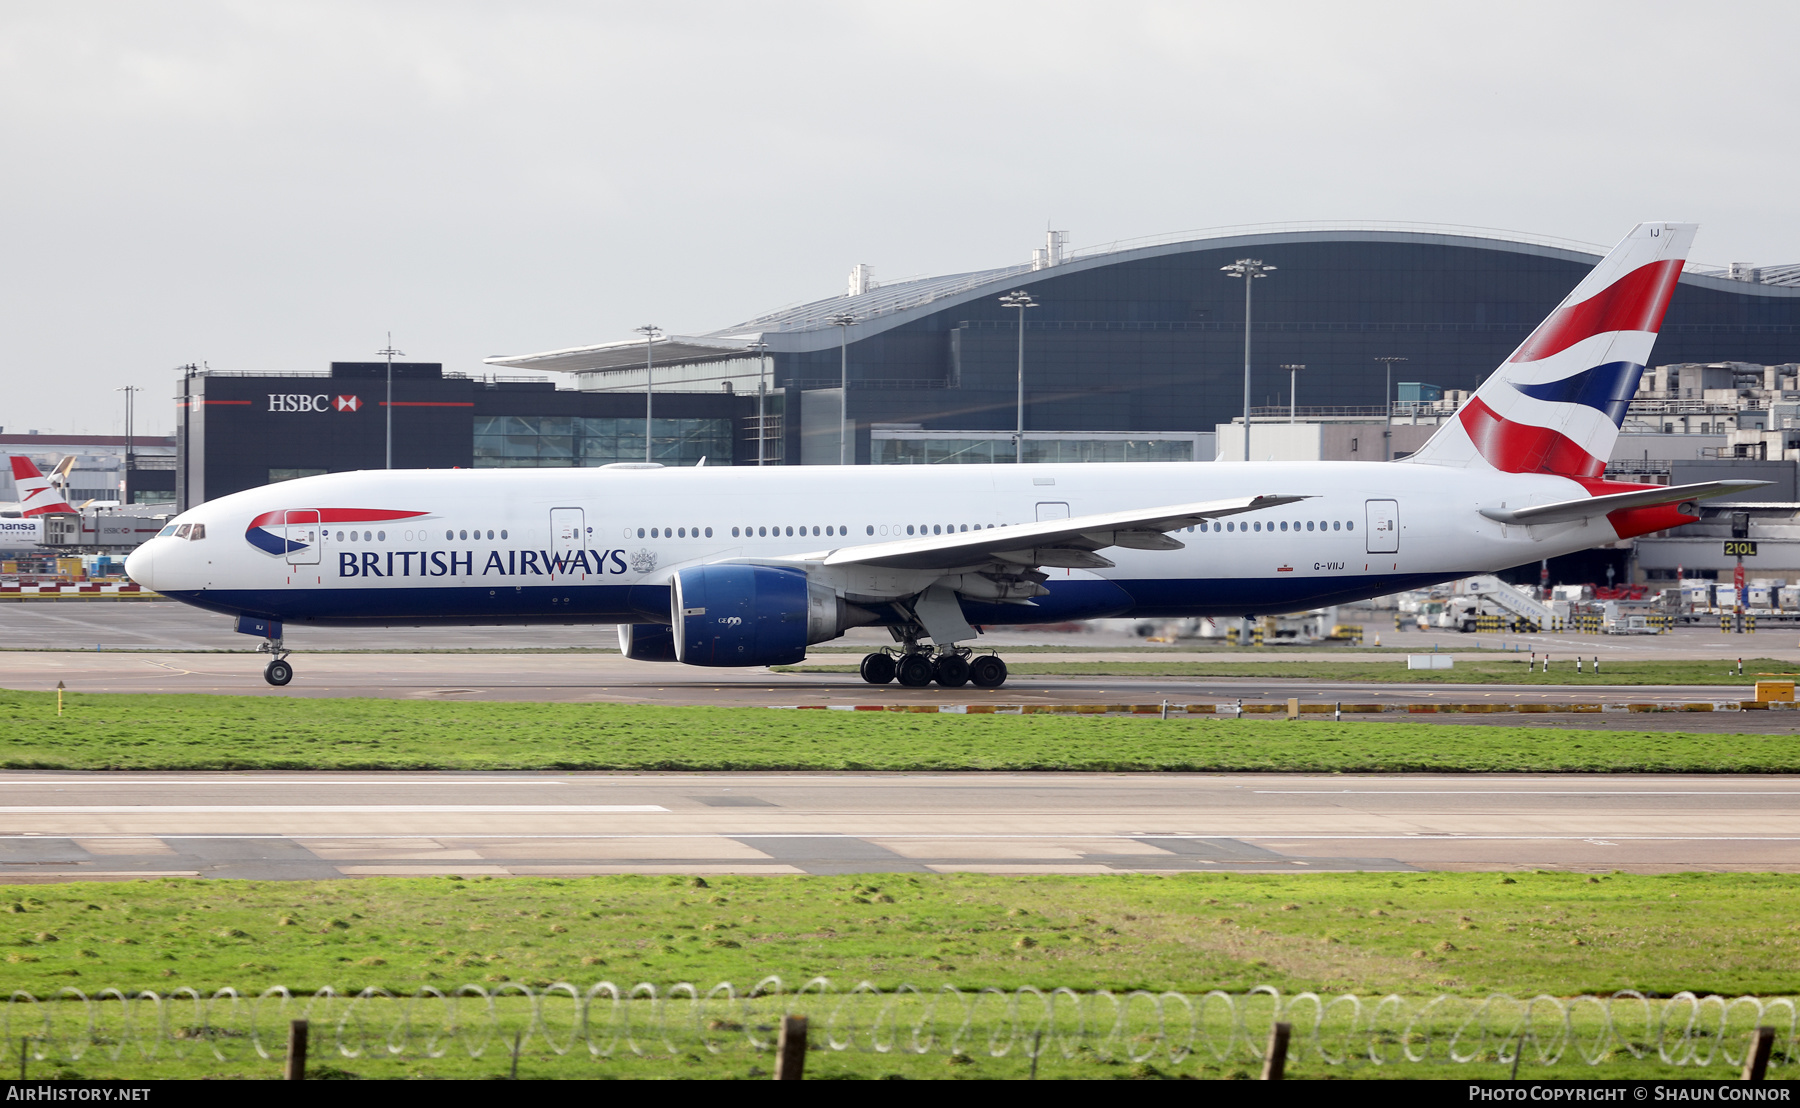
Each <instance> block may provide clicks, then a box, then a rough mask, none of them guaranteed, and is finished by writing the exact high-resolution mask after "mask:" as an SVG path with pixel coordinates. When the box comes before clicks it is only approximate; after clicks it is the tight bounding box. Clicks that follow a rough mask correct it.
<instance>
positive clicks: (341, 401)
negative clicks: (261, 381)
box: [269, 392, 362, 412]
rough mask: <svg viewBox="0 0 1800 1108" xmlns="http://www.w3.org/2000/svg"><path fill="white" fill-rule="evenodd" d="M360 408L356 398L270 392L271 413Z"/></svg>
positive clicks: (359, 400) (352, 410)
mask: <svg viewBox="0 0 1800 1108" xmlns="http://www.w3.org/2000/svg"><path fill="white" fill-rule="evenodd" d="M361 407H362V399H361V398H360V397H356V396H332V395H331V394H330V393H324V392H319V393H304V392H272V393H270V394H269V410H270V411H271V412H332V411H337V412H354V411H356V410H357V409H359V408H361Z"/></svg>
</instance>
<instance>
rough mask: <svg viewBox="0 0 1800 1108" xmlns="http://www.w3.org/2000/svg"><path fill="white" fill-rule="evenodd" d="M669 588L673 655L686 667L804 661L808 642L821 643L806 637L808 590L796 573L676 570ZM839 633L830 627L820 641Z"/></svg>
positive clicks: (754, 568)
mask: <svg viewBox="0 0 1800 1108" xmlns="http://www.w3.org/2000/svg"><path fill="white" fill-rule="evenodd" d="M673 585H674V587H673V588H672V589H670V613H669V615H670V618H671V619H672V621H673V622H674V639H675V655H676V657H677V658H678V659H679V660H681V661H683V662H685V663H687V664H688V665H690V666H775V665H790V664H792V663H794V662H798V661H800V660H801V659H803V658H805V657H806V644H807V643H808V642H809V641H811V642H818V641H821V640H820V639H818V638H810V637H809V635H808V626H807V625H808V623H809V620H808V618H807V617H808V588H807V582H806V574H805V573H803V572H801V571H800V570H797V569H781V568H777V567H774V566H750V565H714V566H694V567H693V568H691V569H683V570H679V571H677V572H676V574H675V579H674V582H673ZM814 591H820V592H825V593H827V594H829V590H814ZM832 599H833V600H834V601H835V605H836V607H838V608H841V606H842V601H836V598H835V597H833V598H832ZM821 600H823V598H821ZM820 606H822V605H820ZM837 614H838V613H837V611H833V612H832V615H833V616H834V617H835V616H836V615H837ZM832 622H834V623H836V622H838V621H837V620H836V619H833V621H832ZM821 630H823V628H821ZM838 633H839V631H838V630H837V628H835V627H834V628H833V629H832V630H831V633H830V634H829V635H826V636H824V637H827V638H829V637H835V636H836V634H838Z"/></svg>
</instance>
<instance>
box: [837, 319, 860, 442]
mask: <svg viewBox="0 0 1800 1108" xmlns="http://www.w3.org/2000/svg"><path fill="white" fill-rule="evenodd" d="M831 322H833V323H835V324H837V329H838V465H841V466H847V465H849V464H850V460H849V457H848V455H849V453H850V433H849V432H848V431H847V430H846V429H845V428H846V427H847V426H848V424H849V423H850V325H851V324H852V323H855V322H856V317H855V316H853V315H851V314H850V313H849V312H839V313H838V314H837V315H834V316H832V317H831Z"/></svg>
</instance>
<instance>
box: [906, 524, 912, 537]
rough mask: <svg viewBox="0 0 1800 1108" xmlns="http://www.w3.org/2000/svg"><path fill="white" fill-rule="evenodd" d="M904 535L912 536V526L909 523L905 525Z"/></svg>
mask: <svg viewBox="0 0 1800 1108" xmlns="http://www.w3.org/2000/svg"><path fill="white" fill-rule="evenodd" d="M906 533H907V534H909V535H910V534H912V533H913V526H912V524H910V523H909V524H907V525H906Z"/></svg>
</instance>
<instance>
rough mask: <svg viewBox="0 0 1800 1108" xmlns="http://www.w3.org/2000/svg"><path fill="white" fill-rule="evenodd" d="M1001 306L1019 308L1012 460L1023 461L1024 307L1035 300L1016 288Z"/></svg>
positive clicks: (1035, 305)
mask: <svg viewBox="0 0 1800 1108" xmlns="http://www.w3.org/2000/svg"><path fill="white" fill-rule="evenodd" d="M1000 306H1001V307H1003V308H1017V309H1019V420H1018V422H1019V428H1018V431H1017V432H1016V433H1014V435H1013V461H1014V462H1017V463H1019V464H1020V465H1023V464H1024V463H1025V309H1026V308H1035V307H1037V302H1036V301H1035V300H1033V299H1032V298H1031V294H1030V293H1028V292H1026V291H1025V290H1024V289H1016V290H1014V291H1012V292H1009V293H1007V294H1006V295H1005V296H1002V297H1001V298H1000Z"/></svg>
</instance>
